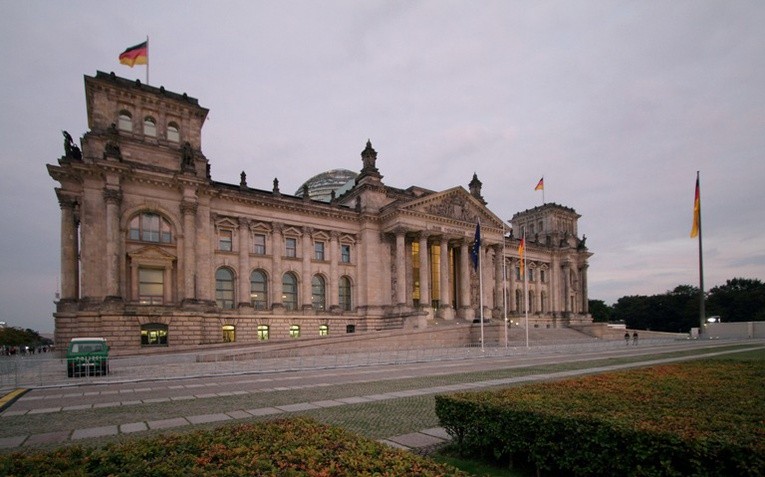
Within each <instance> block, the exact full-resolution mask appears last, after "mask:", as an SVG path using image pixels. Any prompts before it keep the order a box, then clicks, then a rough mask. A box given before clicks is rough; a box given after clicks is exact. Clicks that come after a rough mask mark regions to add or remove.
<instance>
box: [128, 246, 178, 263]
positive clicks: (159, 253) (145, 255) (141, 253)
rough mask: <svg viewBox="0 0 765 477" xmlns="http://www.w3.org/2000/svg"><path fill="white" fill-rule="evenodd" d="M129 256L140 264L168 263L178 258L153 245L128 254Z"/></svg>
mask: <svg viewBox="0 0 765 477" xmlns="http://www.w3.org/2000/svg"><path fill="white" fill-rule="evenodd" d="M128 255H129V256H130V258H131V259H132V260H138V261H140V262H168V261H173V260H175V258H176V257H175V255H173V254H172V253H170V252H167V251H165V250H162V249H161V248H159V247H154V246H151V245H150V246H148V247H142V248H139V249H138V250H133V251H131V252H128Z"/></svg>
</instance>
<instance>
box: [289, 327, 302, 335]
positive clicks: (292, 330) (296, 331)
mask: <svg viewBox="0 0 765 477" xmlns="http://www.w3.org/2000/svg"><path fill="white" fill-rule="evenodd" d="M290 338H300V326H299V325H292V326H290Z"/></svg>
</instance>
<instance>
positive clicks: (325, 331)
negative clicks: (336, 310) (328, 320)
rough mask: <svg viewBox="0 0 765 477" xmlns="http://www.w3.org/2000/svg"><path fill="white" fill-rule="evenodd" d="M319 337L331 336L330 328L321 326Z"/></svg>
mask: <svg viewBox="0 0 765 477" xmlns="http://www.w3.org/2000/svg"><path fill="white" fill-rule="evenodd" d="M319 336H329V326H327V325H319Z"/></svg>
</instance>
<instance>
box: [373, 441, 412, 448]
mask: <svg viewBox="0 0 765 477" xmlns="http://www.w3.org/2000/svg"><path fill="white" fill-rule="evenodd" d="M377 442H381V443H383V444H385V445H388V446H390V447H393V448H395V449H402V450H409V447H406V446H402V445H401V444H398V443H396V442H393V441H391V440H388V439H380V440H378V441H377Z"/></svg>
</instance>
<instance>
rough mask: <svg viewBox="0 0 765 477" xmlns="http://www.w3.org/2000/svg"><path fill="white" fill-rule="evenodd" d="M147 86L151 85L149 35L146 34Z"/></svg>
mask: <svg viewBox="0 0 765 477" xmlns="http://www.w3.org/2000/svg"><path fill="white" fill-rule="evenodd" d="M146 86H149V35H146Z"/></svg>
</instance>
